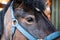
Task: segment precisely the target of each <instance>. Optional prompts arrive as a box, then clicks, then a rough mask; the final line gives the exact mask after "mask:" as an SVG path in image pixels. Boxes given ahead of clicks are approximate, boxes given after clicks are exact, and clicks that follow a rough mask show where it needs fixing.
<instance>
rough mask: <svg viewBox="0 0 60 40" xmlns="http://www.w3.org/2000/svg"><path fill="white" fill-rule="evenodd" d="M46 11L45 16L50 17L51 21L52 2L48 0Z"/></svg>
mask: <svg viewBox="0 0 60 40" xmlns="http://www.w3.org/2000/svg"><path fill="white" fill-rule="evenodd" d="M46 5H47V6H46V9H45V11H44V12H45V14H46V16H47V17H48V19H49V20H50V14H51V0H47V1H46Z"/></svg>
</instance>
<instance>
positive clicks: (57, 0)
mask: <svg viewBox="0 0 60 40" xmlns="http://www.w3.org/2000/svg"><path fill="white" fill-rule="evenodd" d="M56 30H58V0H56Z"/></svg>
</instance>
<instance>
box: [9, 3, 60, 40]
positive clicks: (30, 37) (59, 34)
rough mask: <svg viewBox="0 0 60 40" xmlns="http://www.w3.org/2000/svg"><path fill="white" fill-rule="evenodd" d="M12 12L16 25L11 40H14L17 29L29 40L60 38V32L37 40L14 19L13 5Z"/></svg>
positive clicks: (12, 30)
mask: <svg viewBox="0 0 60 40" xmlns="http://www.w3.org/2000/svg"><path fill="white" fill-rule="evenodd" d="M10 11H11V14H12V21H13V22H15V24H14V25H12V29H11V36H10V40H13V36H14V33H15V30H16V28H17V29H18V30H19V31H20V32H21V33H22V34H23V35H24V36H25V37H26V38H28V39H29V40H53V39H55V38H57V37H59V36H60V32H54V33H52V34H50V35H48V36H47V37H45V38H44V39H37V38H35V37H33V36H32V35H31V34H30V33H28V32H27V31H26V30H25V29H24V28H23V27H22V26H21V25H19V24H18V21H17V19H16V18H15V17H14V12H13V8H12V4H11V5H10Z"/></svg>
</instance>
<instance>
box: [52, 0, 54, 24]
mask: <svg viewBox="0 0 60 40" xmlns="http://www.w3.org/2000/svg"><path fill="white" fill-rule="evenodd" d="M52 23H53V24H54V0H52Z"/></svg>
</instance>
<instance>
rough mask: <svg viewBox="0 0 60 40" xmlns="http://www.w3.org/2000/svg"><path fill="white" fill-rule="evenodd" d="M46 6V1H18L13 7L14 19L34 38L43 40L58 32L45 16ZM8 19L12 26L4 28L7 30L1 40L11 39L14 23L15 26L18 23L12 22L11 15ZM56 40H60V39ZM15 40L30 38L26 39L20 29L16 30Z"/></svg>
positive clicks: (15, 0)
mask: <svg viewBox="0 0 60 40" xmlns="http://www.w3.org/2000/svg"><path fill="white" fill-rule="evenodd" d="M46 5H47V4H46V1H45V0H18V1H17V0H14V2H13V5H12V6H13V11H14V17H15V18H16V21H17V22H18V23H19V25H21V26H22V27H23V28H24V29H25V30H26V31H27V32H28V33H29V34H31V35H32V36H33V37H34V38H37V39H39V40H43V39H44V38H45V37H46V36H48V35H49V34H51V33H54V32H56V29H55V27H54V26H53V24H52V23H51V21H49V20H48V18H47V16H46V15H45V12H44V11H45V9H46ZM9 10H10V8H9ZM7 13H8V11H7ZM6 17H7V16H6ZM7 18H10V19H8V20H11V21H7V24H8V22H10V23H11V24H10V23H9V25H8V27H7V26H5V27H4V28H5V30H4V34H3V36H2V39H1V40H9V39H10V32H11V28H12V23H13V24H15V23H16V21H14V22H13V21H12V19H11V18H12V16H11V14H10V16H9V17H7ZM5 20H6V19H5ZM5 23H6V21H5ZM7 24H6V25H7ZM10 26H11V27H10ZM27 35H28V34H27ZM11 37H12V36H11ZM28 37H30V36H28ZM55 39H56V40H60V38H59V37H57V38H55ZM55 39H54V40H55ZM13 40H28V38H27V37H25V35H24V34H22V33H21V32H20V31H19V30H18V29H16V30H15V32H14V36H13Z"/></svg>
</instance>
